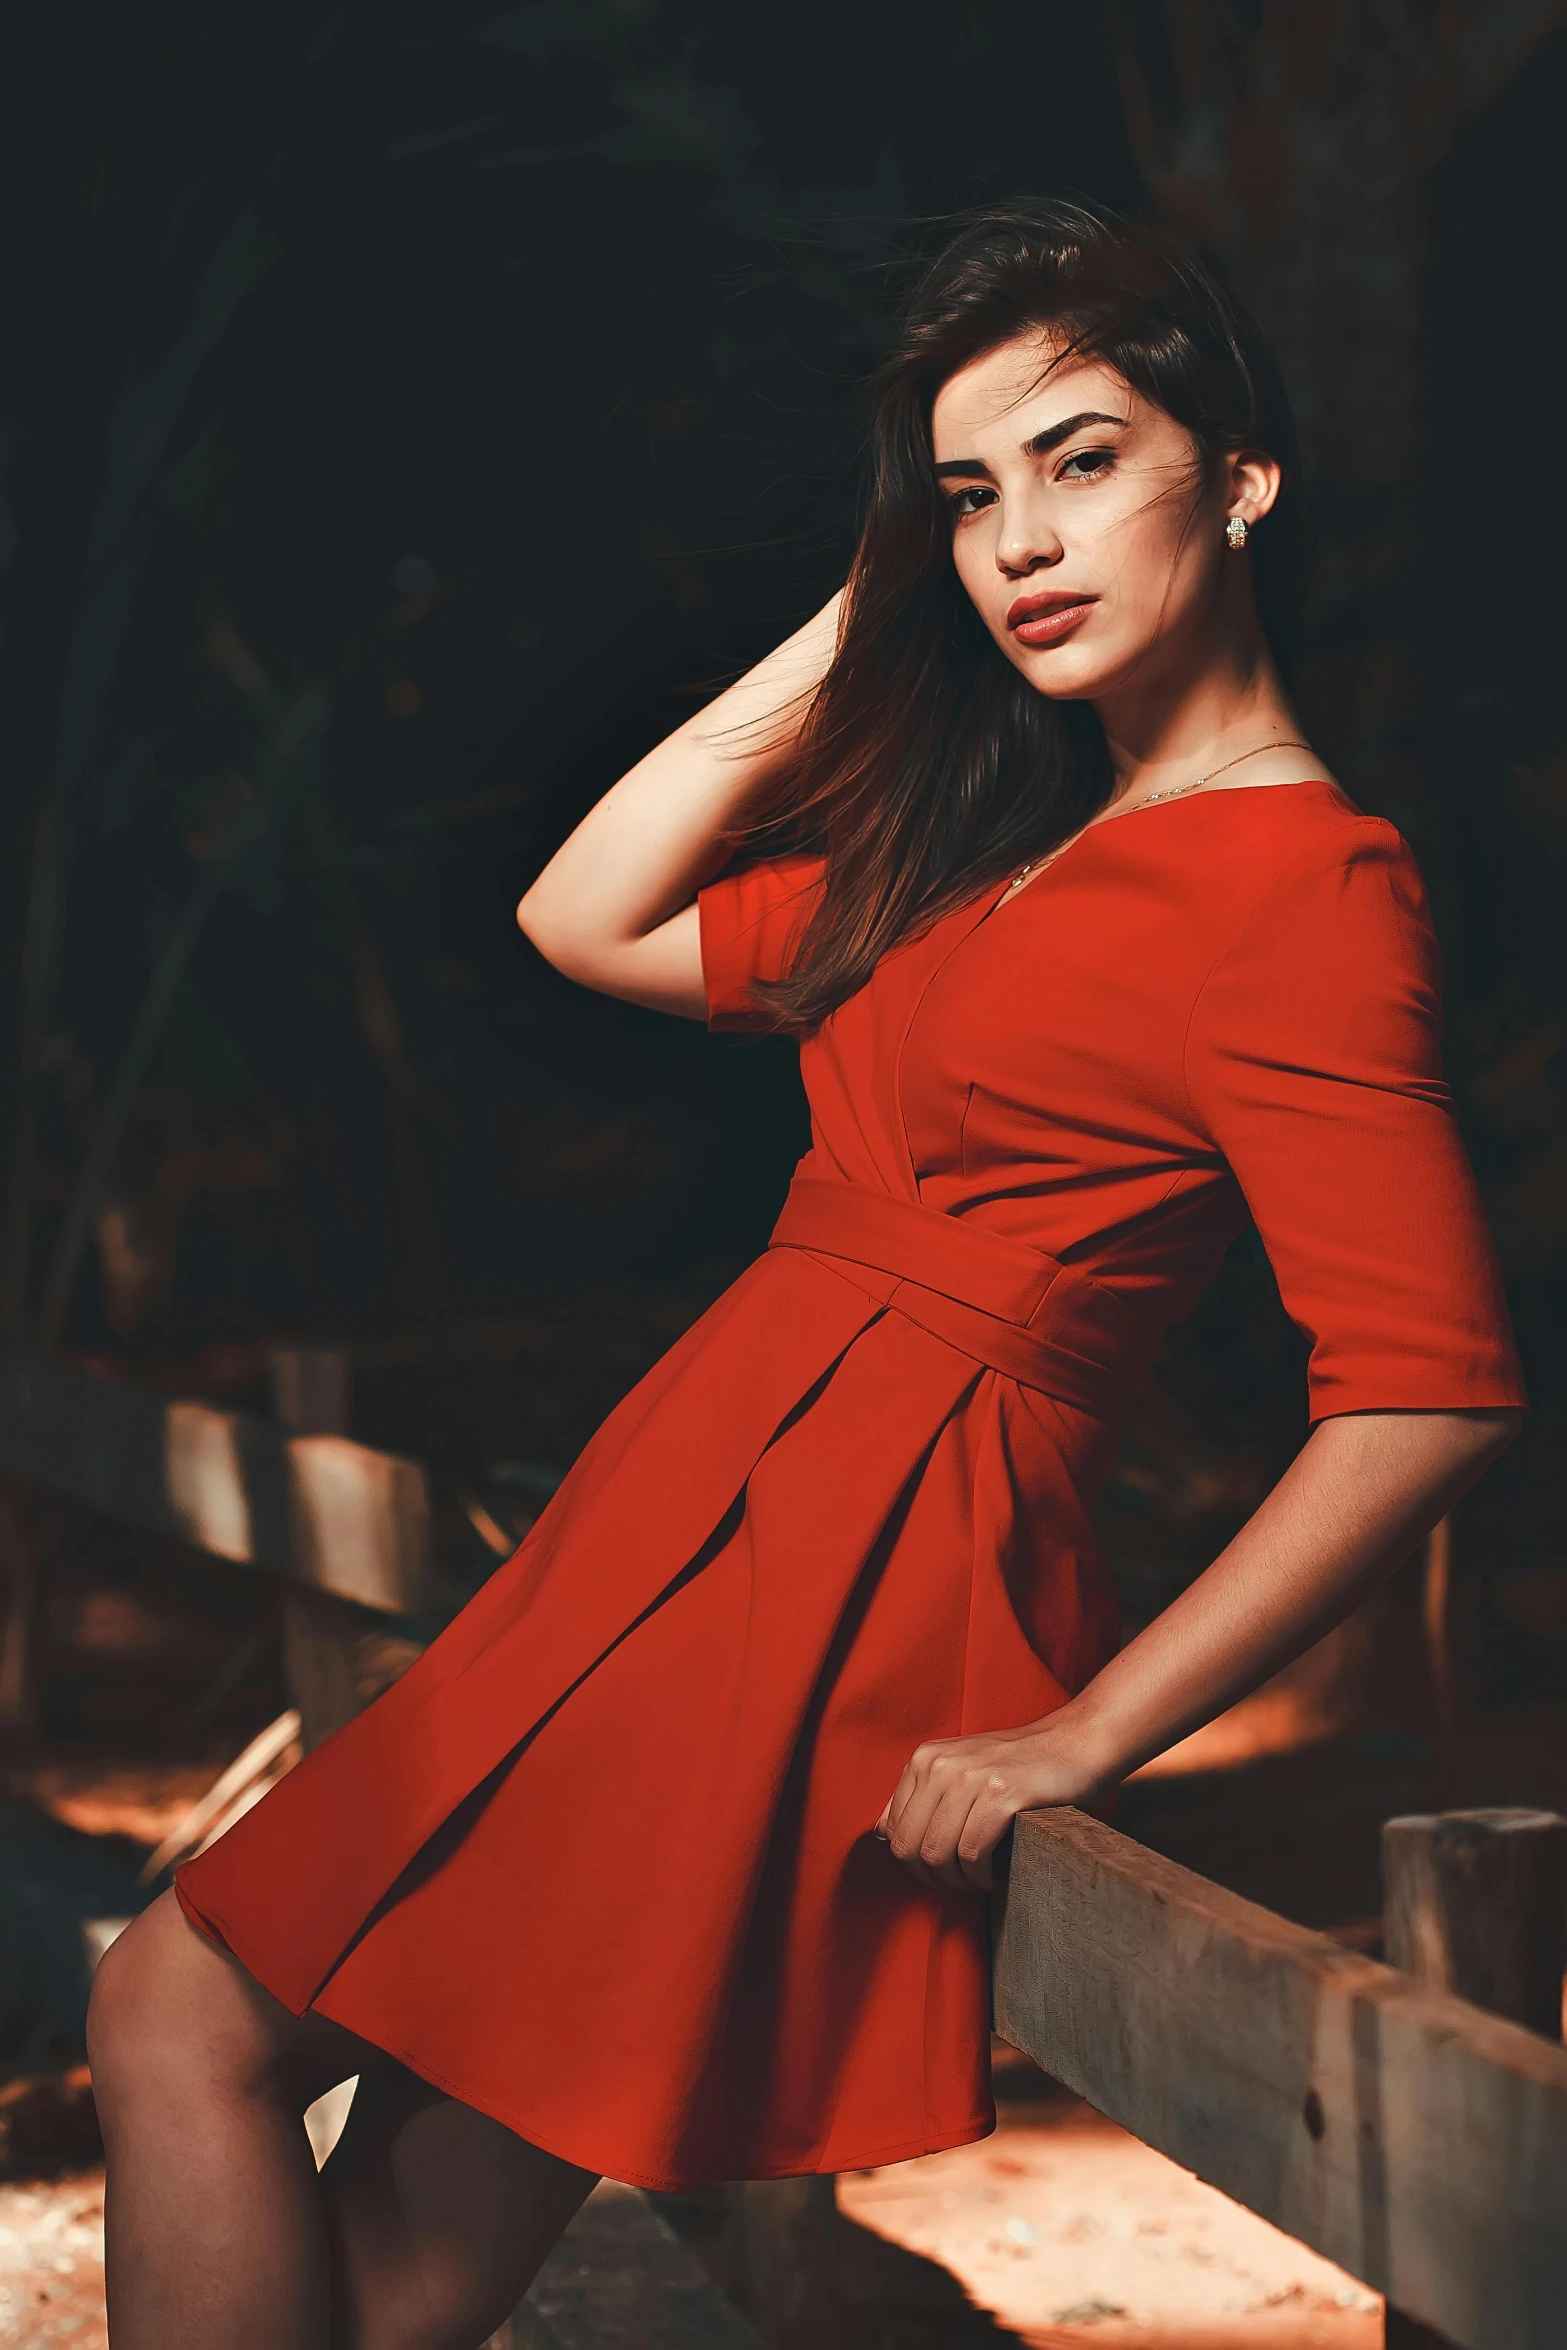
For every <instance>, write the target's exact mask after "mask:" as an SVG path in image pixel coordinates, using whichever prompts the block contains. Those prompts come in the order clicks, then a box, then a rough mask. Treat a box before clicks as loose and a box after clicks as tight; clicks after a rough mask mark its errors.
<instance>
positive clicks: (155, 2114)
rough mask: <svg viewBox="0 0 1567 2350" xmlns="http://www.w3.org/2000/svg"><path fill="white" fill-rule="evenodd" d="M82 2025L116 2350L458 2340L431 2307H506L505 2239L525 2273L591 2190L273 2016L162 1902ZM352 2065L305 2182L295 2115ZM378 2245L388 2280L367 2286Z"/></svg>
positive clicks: (337, 2031) (309, 2023)
mask: <svg viewBox="0 0 1567 2350" xmlns="http://www.w3.org/2000/svg"><path fill="white" fill-rule="evenodd" d="M88 2037H89V2053H90V2055H91V2058H92V2066H93V2086H94V2092H95V2095H96V2097H97V2101H98V2110H99V2114H100V2117H101V2120H102V2125H103V2133H104V2144H105V2147H106V2149H107V2152H108V2158H109V2200H108V2210H107V2270H108V2292H109V2323H110V2333H111V2339H112V2342H113V2345H114V2350H329V2345H330V2346H331V2350H338V2346H339V2345H346V2344H353V2345H355V2350H447V2346H448V2345H450V2346H451V2350H459V2346H463V2350H466V2346H467V2345H469V2344H473V2343H477V2342H478V2341H480V2340H482V2339H483V2333H484V2331H486V2330H488V2327H487V2326H486V2327H481V2328H480V2330H479V2331H476V2332H469V2331H464V2330H462V2329H463V2328H464V2327H465V2326H466V2325H467V2322H468V2321H467V2308H466V2306H464V2307H463V2308H456V2307H455V2306H452V2307H449V2306H448V2302H450V2303H451V2304H455V2303H456V2302H457V2301H459V2300H463V2299H464V2297H466V2303H482V2306H483V2308H484V2309H488V2308H489V2307H491V2306H492V2305H493V2304H494V2303H495V2301H496V2300H497V2297H504V2295H505V2293H506V2292H508V2291H510V2289H511V2284H512V2281H513V2278H514V2276H515V2274H516V2273H517V2271H518V2262H517V2260H516V2258H515V2251H516V2239H517V2238H518V2237H522V2238H525V2239H526V2242H527V2244H528V2246H529V2247H533V2246H535V2245H536V2247H537V2248H536V2250H535V2251H533V2252H532V2254H531V2257H532V2259H533V2265H534V2266H536V2265H537V2262H538V2260H539V2259H542V2257H543V2254H544V2252H545V2251H546V2250H547V2249H548V2245H549V2242H551V2241H553V2235H554V2233H558V2231H559V2228H560V2227H561V2226H563V2225H564V2224H565V2221H566V2219H567V2218H569V2216H570V2214H571V2211H572V2210H573V2209H574V2208H575V2206H576V2204H577V2202H579V2201H580V2200H581V2197H582V2195H583V2193H585V2192H586V2189H587V2187H588V2186H589V2185H590V2184H591V2180H590V2179H588V2178H587V2176H586V2174H584V2173H582V2172H580V2171H576V2170H573V2169H572V2168H571V2166H570V2165H568V2164H565V2163H555V2162H553V2161H552V2160H551V2158H550V2157H548V2156H545V2155H541V2154H538V2153H537V2152H536V2151H535V2150H534V2149H533V2148H531V2147H524V2146H523V2145H522V2141H521V2140H519V2139H517V2138H515V2137H514V2136H513V2135H512V2133H511V2132H510V2131H507V2130H502V2129H501V2128H500V2126H499V2125H498V2124H496V2123H491V2122H486V2121H485V2120H484V2118H483V2117H482V2116H481V2115H478V2114H474V2113H470V2112H469V2111H468V2109H467V2108H465V2107H458V2106H455V2105H454V2104H453V2102H452V2101H451V2100H450V2099H432V2097H431V2093H429V2092H427V2091H425V2090H424V2089H423V2086H422V2084H420V2085H415V2084H413V2083H412V2082H411V2079H410V2076H408V2075H407V2074H406V2073H404V2072H403V2069H402V2068H401V2067H400V2066H394V2065H393V2064H392V2063H391V2061H390V2060H389V2059H388V2058H387V2057H386V2056H385V2055H384V2054H383V2052H382V2051H381V2050H379V2049H377V2048H373V2047H371V2046H369V2045H368V2044H367V2043H365V2042H364V2041H361V2040H358V2039H356V2038H355V2037H354V2035H353V2034H352V2033H350V2032H346V2031H344V2030H343V2029H342V2028H341V2027H340V2026H339V2025H336V2024H333V2023H330V2022H328V2021H327V2019H326V2018H325V2017H322V2016H306V2017H303V2018H296V2017H294V2016H292V2015H290V2013H289V2012H288V2010H287V2009H286V2008H285V2007H283V2006H281V2005H280V2004H279V2002H278V2001H277V2000H275V1999H273V1998H272V1997H271V1995H270V1994H269V1993H268V1992H266V1991H264V1990H262V1988H261V1987H260V1985H259V1984H258V1983H256V1982H255V1981H254V1980H253V1979H252V1978H251V1977H250V1976H249V1975H248V1974H247V1973H246V1972H245V1970H244V1968H243V1967H241V1966H240V1965H239V1964H238V1963H237V1961H235V1960H234V1959H232V1958H230V1957H228V1956H227V1955H226V1954H225V1953H224V1952H223V1951H221V1950H219V1949H217V1948H216V1947H215V1946H214V1945H213V1944H212V1943H210V1942H209V1941H208V1940H207V1939H206V1937H205V1936H204V1935H202V1934H199V1933H198V1932H197V1931H196V1929H195V1928H194V1927H193V1926H192V1925H191V1924H190V1923H189V1921H188V1920H187V1919H186V1917H185V1916H184V1914H183V1912H182V1911H181V1910H180V1908H179V1905H178V1903H177V1902H176V1901H175V1899H174V1896H173V1895H172V1894H166V1895H165V1896H164V1897H163V1898H162V1899H161V1900H160V1901H157V1902H155V1903H154V1904H153V1905H152V1907H151V1908H150V1909H149V1910H148V1911H147V1912H146V1913H145V1914H144V1915H143V1916H142V1917H141V1918H139V1919H138V1920H137V1921H136V1923H135V1924H134V1925H133V1926H131V1927H130V1928H128V1929H127V1931H126V1932H125V1934H123V1935H122V1936H121V1938H120V1940H119V1941H118V1942H117V1943H116V1944H115V1945H114V1947H113V1949H112V1950H110V1951H109V1953H108V1954H107V1956H106V1957H105V1959H104V1961H103V1963H102V1965H101V1966H100V1968H99V1970H98V1976H97V1980H96V1982H95V1984H94V1987H93V2001H92V2010H91V2013H90V2016H89V2019H88ZM355 2072H357V2073H359V2075H360V2076H361V2084H362V2086H361V2090H360V2092H359V2093H358V2094H356V2096H355V2100H354V2103H355V2106H356V2108H357V2107H358V2106H359V2104H360V2098H361V2096H363V2098H364V2100H365V2103H364V2109H363V2111H362V2113H361V2116H360V2120H359V2123H358V2126H357V2128H356V2129H355V2130H354V2132H353V2136H352V2140H351V2141H350V2139H349V2133H347V2132H345V2134H344V2138H345V2143H344V2149H343V2155H344V2159H343V2160H342V2161H341V2162H339V2160H338V2157H337V2155H336V2154H334V2156H333V2167H334V2169H335V2172H336V2181H335V2183H334V2185H333V2187H332V2188H331V2189H330V2190H329V2191H326V2192H324V2191H323V2186H322V2183H321V2182H320V2181H318V2179H317V2176H316V2170H315V2163H314V2159H313V2157H312V2155H311V2152H310V2146H309V2142H308V2140H307V2138H306V2136H305V2129H304V2121H303V2115H304V2110H305V2107H306V2106H307V2105H308V2104H310V2103H311V2102H312V2101H313V2100H314V2099H315V2098H317V2097H319V2096H320V2095H322V2093H323V2092H324V2091H325V2090H326V2089H328V2088H330V2087H332V2086H333V2084H334V2083H336V2082H338V2081H340V2080H343V2079H345V2078H346V2077H347V2076H348V2075H349V2074H351V2073H355ZM398 2085H401V2095H400V2096H399V2095H397V2094H394V2088H395V2087H397V2086H398ZM443 2115H444V2116H449V2117H450V2118H447V2119H445V2120H444V2121H443V2119H442V2116H443ZM378 2145H379V2146H382V2147H384V2153H383V2154H381V2155H378V2154H377V2153H376V2148H377V2146H378ZM507 2149H512V2150H516V2152H515V2154H513V2155H508V2153H507ZM497 2165H498V2166H499V2167H500V2168H501V2170H502V2174H503V2177H504V2178H505V2180H506V2181H507V2182H508V2183H509V2186H510V2191H511V2193H512V2195H513V2196H514V2197H515V2200H514V2201H513V2202H512V2203H511V2205H510V2209H509V2212H508V2214H507V2223H506V2224H505V2225H504V2226H498V2225H497V2221H496V2209H497V2204H498V2202H499V2201H500V2200H501V2199H502V2197H503V2194H504V2190H498V2189H496V2188H495V2187H493V2186H492V2185H491V2184H490V2183H489V2181H490V2177H491V2175H492V2170H493V2167H495V2166H497ZM465 2208H466V2214H467V2224H466V2226H465V2224H464V2222H465ZM329 2213H330V2219H329ZM410 2246H413V2247H417V2248H418V2249H417V2251H415V2252H411V2251H410ZM394 2253H395V2265H396V2267H397V2273H398V2275H399V2277H400V2279H401V2281H402V2284H403V2286H404V2287H405V2288H406V2290H403V2291H401V2292H399V2293H397V2294H396V2295H395V2296H387V2295H384V2294H382V2292H381V2290H380V2282H379V2280H380V2268H381V2262H382V2260H383V2258H384V2257H391V2256H393V2255H394ZM465 2262H466V2263H468V2264H469V2273H468V2274H467V2275H464V2264H465ZM335 2264H336V2265H339V2266H340V2268H341V2280H340V2284H337V2285H335V2284H334V2278H333V2273H332V2272H333V2268H334V2265H335ZM492 2264H494V2265H496V2266H498V2267H504V2271H505V2273H504V2275H497V2276H495V2277H494V2278H493V2279H492V2278H491V2277H490V2276H489V2275H487V2274H484V2273H481V2272H485V2271H487V2270H488V2269H489V2267H490V2266H491V2265H492ZM529 2273H530V2274H531V2270H530V2271H529ZM523 2282H524V2283H525V2282H526V2278H525V2277H524V2279H523ZM521 2290H522V2286H521V2285H518V2287H517V2291H518V2293H520V2292H521ZM514 2298H515V2296H514ZM507 2306H509V2304H507ZM502 2314H504V2310H503V2311H502ZM449 2319H450V2321H451V2322H448V2320H449ZM489 2322H490V2324H493V2323H495V2322H497V2321H496V2320H493V2319H492V2320H490V2321H489Z"/></svg>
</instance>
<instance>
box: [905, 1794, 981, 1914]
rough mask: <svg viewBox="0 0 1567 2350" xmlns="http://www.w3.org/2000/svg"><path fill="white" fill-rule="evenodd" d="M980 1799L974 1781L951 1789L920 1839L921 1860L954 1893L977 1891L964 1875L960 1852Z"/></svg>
mask: <svg viewBox="0 0 1567 2350" xmlns="http://www.w3.org/2000/svg"><path fill="white" fill-rule="evenodd" d="M978 1796H979V1791H978V1789H976V1787H975V1786H974V1784H973V1781H972V1780H971V1779H967V1778H965V1779H964V1780H962V1781H960V1782H959V1783H958V1784H957V1785H955V1786H953V1787H951V1788H949V1789H948V1790H947V1791H946V1793H945V1794H944V1795H943V1796H942V1798H941V1800H940V1801H939V1802H938V1803H937V1804H936V1805H935V1807H934V1808H933V1810H932V1812H931V1814H930V1817H929V1819H928V1820H927V1822H926V1826H925V1833H924V1835H923V1836H922V1837H921V1839H920V1844H919V1857H920V1859H921V1860H922V1861H923V1862H924V1863H925V1866H926V1867H927V1868H928V1869H929V1870H930V1871H931V1873H932V1875H933V1876H934V1877H935V1878H936V1880H937V1882H938V1883H940V1884H943V1885H948V1886H950V1887H951V1888H952V1889H953V1891H954V1892H959V1893H961V1892H969V1891H972V1890H973V1889H974V1888H973V1885H972V1883H971V1880H970V1879H969V1878H968V1877H967V1876H966V1875H965V1874H964V1871H963V1868H962V1865H961V1863H960V1860H959V1857H958V1851H959V1846H960V1844H961V1843H962V1841H963V1838H964V1836H965V1834H966V1832H967V1829H968V1823H969V1818H970V1815H971V1813H972V1812H973V1809H974V1805H975V1803H976V1801H977V1800H978Z"/></svg>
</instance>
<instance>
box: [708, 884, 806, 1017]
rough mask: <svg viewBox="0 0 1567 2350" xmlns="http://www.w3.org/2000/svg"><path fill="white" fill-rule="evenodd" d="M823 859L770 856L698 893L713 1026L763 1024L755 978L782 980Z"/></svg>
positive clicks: (803, 925) (709, 1005)
mask: <svg viewBox="0 0 1567 2350" xmlns="http://www.w3.org/2000/svg"><path fill="white" fill-rule="evenodd" d="M821 880H822V860H821V858H820V857H807V856H790V857H771V858H768V859H766V860H765V861H764V862H763V863H761V864H758V865H747V866H744V867H742V868H741V870H740V871H738V872H736V873H726V874H724V875H723V876H722V877H721V878H720V879H719V880H717V881H712V882H709V883H708V885H707V887H706V889H704V890H699V891H698V893H697V914H698V921H699V923H700V927H701V939H702V981H703V985H704V986H705V988H706V990H707V1024H708V1026H709V1028H738V1029H746V1028H753V1029H754V1028H765V1027H766V1026H767V1025H768V1020H767V1015H766V1013H765V1011H764V1010H763V1008H762V1007H761V1006H760V1005H759V1004H758V1003H757V1002H756V1001H755V1000H754V998H753V996H752V993H751V983H752V981H753V980H757V979H781V978H782V977H783V975H784V973H785V971H786V970H787V968H788V961H789V953H790V949H791V948H792V946H793V944H794V942H795V940H796V939H797V938H798V936H799V934H800V932H801V931H802V930H803V929H804V927H805V924H806V922H807V921H808V920H809V919H810V915H811V910H812V908H813V907H814V905H815V903H816V899H817V894H818V892H819V890H820V888H821Z"/></svg>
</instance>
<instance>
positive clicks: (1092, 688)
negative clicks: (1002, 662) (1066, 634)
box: [1007, 645, 1114, 702]
mask: <svg viewBox="0 0 1567 2350" xmlns="http://www.w3.org/2000/svg"><path fill="white" fill-rule="evenodd" d="M1007 658H1008V659H1009V660H1010V661H1011V662H1012V665H1013V667H1014V668H1015V669H1017V670H1019V671H1020V672H1021V673H1022V675H1023V676H1024V677H1026V678H1027V679H1028V682H1029V684H1030V685H1031V686H1032V687H1033V689H1034V691H1035V693H1036V694H1044V695H1045V696H1046V698H1047V699H1048V700H1050V701H1052V702H1086V701H1090V700H1091V699H1092V698H1093V696H1094V695H1095V694H1096V693H1098V692H1100V691H1101V690H1102V688H1103V687H1104V686H1105V684H1106V683H1107V682H1108V681H1109V679H1110V678H1111V676H1112V675H1113V674H1114V665H1113V664H1112V663H1111V662H1109V661H1107V660H1105V658H1104V656H1103V655H1102V654H1095V653H1090V652H1089V651H1088V649H1087V648H1086V646H1085V647H1084V648H1083V649H1082V651H1079V649H1078V647H1077V646H1076V645H1061V646H1058V647H1053V648H1052V649H1051V650H1050V651H1048V652H1039V653H1029V654H1027V655H1026V656H1025V657H1024V659H1023V660H1021V661H1019V660H1017V659H1016V658H1015V657H1014V656H1013V655H1012V654H1010V653H1009V654H1008V656H1007Z"/></svg>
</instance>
